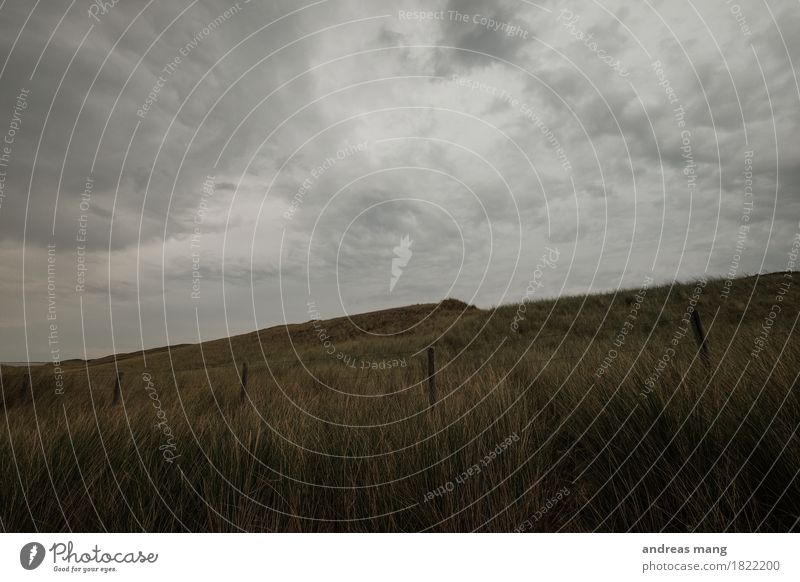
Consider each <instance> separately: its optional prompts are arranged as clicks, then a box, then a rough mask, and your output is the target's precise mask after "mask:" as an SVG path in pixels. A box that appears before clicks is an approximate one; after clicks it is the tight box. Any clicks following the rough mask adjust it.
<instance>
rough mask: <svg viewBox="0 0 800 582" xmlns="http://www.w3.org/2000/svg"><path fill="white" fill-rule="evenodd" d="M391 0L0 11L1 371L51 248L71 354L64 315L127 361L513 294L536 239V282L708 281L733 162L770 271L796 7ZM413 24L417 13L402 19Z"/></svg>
mask: <svg viewBox="0 0 800 582" xmlns="http://www.w3.org/2000/svg"><path fill="white" fill-rule="evenodd" d="M402 4H403V5H402V6H398V5H397V3H396V2H390V1H388V0H378V1H376V2H365V1H363V0H347V1H343V2H324V3H312V4H310V5H308V6H305V7H304V6H300V5H297V4H296V3H294V2H289V1H288V0H285V1H281V2H270V3H268V4H262V3H255V2H245V1H244V0H240V2H238V3H236V2H233V3H231V2H203V3H194V2H191V1H190V0H182V1H180V2H175V3H168V4H164V3H152V4H150V5H148V6H147V8H146V9H144V10H143V8H144V5H143V4H135V3H129V2H124V3H119V4H117V5H115V6H114V7H112V8H111V9H109V11H108V13H107V14H104V15H102V16H101V18H100V19H99V22H97V21H95V20H93V19H91V18H90V17H89V16H88V14H87V13H86V10H85V6H84V7H81V6H80V5H79V4H75V5H74V6H73V8H72V9H71V10H70V11H69V12H68V13H67V14H66V15H64V12H63V11H64V10H66V9H67V7H68V6H69V3H63V4H62V5H60V6H57V7H56V6H49V5H48V7H47V9H45V7H44V5H43V4H40V5H39V6H38V7H37V8H36V9H35V10H34V11H33V14H30V18H28V16H29V13H30V11H31V10H33V4H32V3H26V2H21V1H19V0H9V1H7V2H5V3H4V4H3V6H2V9H0V57H1V58H2V59H3V60H4V59H5V57H6V56H8V61H7V64H6V65H5V68H4V70H3V74H2V79H0V80H1V81H2V83H0V139H2V137H3V136H4V135H6V133H7V131H8V130H9V129H14V128H15V127H16V129H15V131H16V133H15V139H14V142H13V144H11V145H10V153H8V154H7V157H8V160H7V162H8V163H7V167H6V168H3V171H4V172H5V175H4V176H2V177H3V178H5V179H4V181H2V182H0V183H1V184H2V185H3V189H2V197H0V257H2V259H3V261H4V262H3V264H4V267H5V270H6V273H5V276H4V279H3V281H1V282H0V300H2V301H3V303H4V305H6V306H8V310H5V309H4V311H3V316H2V319H1V320H0V325H2V328H3V330H4V331H8V333H4V334H3V336H2V337H3V338H4V339H3V340H2V342H3V343H2V344H0V350H2V352H3V354H4V356H3V359H7V360H19V359H24V358H25V357H28V356H30V357H32V358H33V359H46V358H47V357H48V348H47V342H46V341H45V340H46V330H47V321H46V319H45V315H46V297H45V294H43V289H46V283H47V281H46V278H47V268H46V267H47V248H48V247H47V245H55V248H56V249H57V250H56V254H57V270H56V271H57V287H58V306H59V308H58V309H59V321H60V326H61V327H60V330H61V331H60V333H61V334H62V345H63V346H65V350H67V351H68V350H72V352H70V353H69V354H68V355H81V356H82V355H83V353H82V346H83V340H84V337H83V333H84V331H85V334H86V335H85V340H86V344H87V350H88V352H89V354H90V355H100V354H104V353H107V352H108V351H109V345H111V341H110V336H111V333H112V332H111V323H112V320H111V316H112V315H113V323H114V331H113V334H114V337H113V340H114V346H115V347H116V348H117V349H120V350H129V349H136V348H137V347H139V345H138V344H139V343H140V342H141V338H144V341H145V343H146V344H147V345H153V344H155V343H158V342H163V341H167V340H169V341H172V342H181V341H195V340H196V339H197V337H196V336H197V329H196V317H197V315H196V314H199V315H200V320H201V321H200V325H201V333H202V334H203V337H209V336H211V337H220V336H224V335H226V334H227V333H229V332H233V331H248V330H252V329H254V328H255V327H264V326H266V325H273V324H276V323H280V322H282V321H284V320H285V319H286V320H289V321H299V320H305V319H307V310H306V305H305V303H306V301H307V300H308V297H309V292H310V294H311V296H312V297H314V298H315V300H317V303H318V305H319V308H320V310H321V312H322V315H323V316H333V315H338V314H341V313H342V312H343V311H348V312H356V311H368V310H371V309H377V308H382V307H388V306H393V305H395V306H396V305H401V304H406V303H418V302H422V301H435V300H437V299H440V298H441V297H442V296H444V295H447V294H449V295H451V296H459V297H463V298H465V299H469V300H470V301H471V302H473V303H477V304H478V305H484V306H485V305H495V304H498V303H504V302H513V301H517V300H518V299H519V297H520V296H521V295H522V293H523V292H524V288H525V286H526V284H527V281H528V279H529V277H530V274H529V271H530V269H531V268H533V266H535V263H536V260H537V259H538V258H539V256H540V255H541V250H542V248H543V247H544V245H546V244H547V245H553V244H555V245H558V247H559V249H560V250H561V251H562V256H563V260H562V261H561V262H560V265H559V268H558V269H557V270H555V271H554V272H553V273H552V276H551V277H550V279H548V281H547V283H546V285H547V287H546V292H544V294H545V295H546V294H551V295H554V294H557V293H558V292H559V290H560V289H561V288H562V287H563V288H564V289H567V290H570V292H578V291H581V292H583V291H587V290H598V289H609V288H615V287H617V286H619V285H628V286H634V287H636V286H638V285H640V284H641V277H642V276H643V274H644V273H646V272H648V271H649V270H650V269H653V270H654V275H655V277H656V278H657V279H658V280H660V281H669V280H672V279H674V278H681V279H686V278H689V277H692V276H697V275H699V274H702V273H703V272H704V271H705V270H706V268H707V266H708V269H709V273H710V274H723V273H726V272H727V271H728V268H729V264H730V257H731V255H732V253H733V252H734V251H735V249H736V241H737V239H736V236H737V233H738V232H739V228H740V225H741V223H742V220H743V215H744V213H745V210H744V209H745V208H746V207H745V202H746V201H747V198H746V196H745V186H746V185H747V184H746V180H750V179H752V186H753V192H754V197H753V198H754V199H753V208H752V211H750V212H749V214H748V217H749V220H750V224H751V225H752V228H751V231H750V235H749V238H748V243H747V244H748V246H747V251H746V256H745V257H744V258H743V259H742V272H745V270H748V271H750V272H752V271H757V270H760V269H763V270H780V269H784V268H785V265H786V251H787V249H788V245H789V244H790V241H791V238H792V236H793V235H794V233H795V232H796V231H797V220H798V214H799V213H800V199H798V194H797V193H798V185H799V184H800V163H798V160H800V146H798V145H797V144H798V141H797V139H796V133H797V130H798V123H800V120H798V118H797V116H796V114H795V112H796V111H797V106H798V100H800V90H799V89H798V87H797V77H796V70H797V63H798V61H799V60H800V42H798V40H797V35H796V34H793V33H794V31H795V29H796V28H797V26H796V25H797V22H798V16H797V13H796V12H797V11H796V9H795V8H794V6H793V4H792V3H791V2H789V1H788V0H783V1H780V2H774V3H771V4H770V6H769V7H768V9H761V8H760V9H758V10H756V9H754V8H751V7H749V6H744V5H743V6H741V9H742V16H741V17H740V18H738V19H737V16H736V15H734V14H733V13H731V11H730V9H729V7H728V6H727V5H712V4H707V5H698V6H694V9H691V10H687V9H685V7H681V8H678V7H675V6H674V5H673V4H672V3H668V2H661V3H652V4H650V5H648V4H642V5H635V6H634V5H630V4H629V3H628V4H623V3H622V2H612V3H607V4H606V5H604V7H600V6H599V5H591V6H587V5H584V4H582V3H577V2H575V3H567V4H566V5H558V6H555V5H552V4H551V3H548V2H543V3H532V2H523V1H516V0H503V1H501V2H493V3H486V2H479V1H477V0H469V1H467V2H464V1H459V2H456V1H455V0H448V1H440V2H436V3H433V4H431V3H428V2H422V1H421V0H411V1H408V2H403V3H402ZM562 10H567V11H569V12H571V14H572V16H571V19H565V18H563V17H562V18H560V15H561V14H562V12H561V11H562ZM401 11H403V16H401ZM420 11H423V12H429V13H432V14H433V16H431V17H430V18H425V19H422V18H410V17H408V16H407V14H419V12H420ZM62 15H63V16H64V18H63V20H62V18H61V17H62ZM773 16H774V20H773ZM575 17H577V19H576V18H575ZM742 18H743V19H744V22H746V24H747V26H748V30H749V31H750V32H749V33H746V32H745V30H744V29H743V28H742V26H743V24H742V23H743V21H742ZM26 21H27V24H25V28H24V29H21V27H22V26H23V24H24V23H26ZM59 23H60V24H59ZM20 31H21V32H20ZM18 34H19V41H18V42H17V43H16V44H14V39H16V38H17V35H18ZM84 36H85V39H86V40H85V41H84V42H83V44H81V41H82V39H83V38H84ZM12 45H13V50H12ZM176 59H179V60H176ZM611 61H614V62H619V63H620V64H621V66H624V68H625V70H626V71H627V72H628V74H627V75H620V74H619V72H620V71H619V70H615V69H614V67H612V66H610V65H609V62H611ZM654 61H660V63H661V69H662V71H663V75H664V78H661V79H660V78H659V77H658V75H657V73H656V71H655V69H654V67H653V62H654ZM34 67H36V68H35V71H34ZM664 79H666V80H667V81H668V84H669V86H670V87H671V90H672V91H674V93H672V94H670V93H668V92H667V91H666V90H665V82H664ZM23 89H24V90H25V91H27V92H28V96H27V98H26V104H27V106H26V108H25V109H24V111H23V112H22V115H18V116H17V117H18V118H19V119H16V120H15V115H14V109H15V105H16V104H17V102H18V100H19V95H20V92H21V91H22V90H23ZM671 95H673V102H671V101H670V98H671ZM678 106H681V107H682V108H683V110H684V116H683V117H681V118H680V120H679V119H678V117H677V116H676V108H677V107H678ZM679 121H680V122H682V123H683V124H684V125H683V126H681V125H680V124H679ZM12 123H13V124H14V125H12ZM684 130H686V131H688V132H689V137H688V143H689V144H690V146H691V148H690V150H691V156H690V158H689V159H687V157H686V154H687V150H685V149H682V148H684V147H685V146H686V139H687V138H686V137H685V135H683V134H682V131H684ZM749 151H752V152H753V156H752V168H751V169H747V171H749V172H751V173H752V178H750V177H748V178H746V177H745V171H746V165H745V152H749ZM687 162H691V163H692V164H694V165H692V166H691V168H692V171H693V172H694V174H693V176H694V177H693V178H692V177H691V176H690V175H687V172H688V171H689V170H687ZM748 168H749V166H748ZM209 180H210V181H211V182H212V183H213V189H212V190H213V192H212V194H210V195H209V194H208V193H206V192H205V191H204V183H205V182H207V181H209ZM87 182H90V184H91V187H90V188H88V190H89V191H88V192H87ZM201 209H202V214H203V216H202V220H200V221H198V213H199V212H200V210H201ZM405 235H409V236H410V237H411V238H412V239H414V241H415V242H414V247H413V248H414V251H413V252H414V255H413V257H412V258H411V260H410V261H409V263H408V265H407V266H406V268H405V270H404V272H403V277H402V279H401V280H400V281H399V282H398V283H397V285H396V287H395V289H394V290H393V292H392V293H391V294H390V293H389V290H388V273H389V269H390V267H391V259H392V249H393V248H394V247H395V246H396V245H397V244H398V242H397V241H398V240H399V238H400V237H402V236H405ZM81 237H82V238H81ZM659 238H661V246H660V247H659ZM84 239H85V240H84ZM684 241H685V242H686V244H685V245H684ZM23 255H24V261H23ZM628 255H630V261H629V262H627V263H626V261H627V257H628ZM654 261H655V265H653V263H654ZM79 264H84V265H86V266H87V271H86V277H87V281H86V285H85V289H84V291H83V292H82V293H77V292H76V291H75V287H76V284H77V282H78V277H79V271H78V265H79ZM570 265H571V266H570ZM23 267H24V275H23ZM198 272H199V273H201V274H202V277H201V283H200V287H201V289H202V293H201V294H200V298H198V299H192V296H191V292H192V286H193V284H194V283H195V282H196V281H195V279H196V275H197V273H198ZM309 289H310V291H309ZM23 297H24V298H25V305H24V310H23V301H22V300H23ZM81 301H82V302H83V308H84V318H85V322H84V323H85V325H84V326H81V311H80V308H81ZM195 310H197V311H195ZM87 315H91V318H88V317H86V316H87ZM140 322H141V326H142V328H141V329H140V328H139V324H140ZM19 330H25V331H26V332H27V334H28V338H29V341H28V343H27V345H21V344H20V342H19V339H18V333H19ZM76 346H79V347H80V348H79V349H78V348H77V347H76Z"/></svg>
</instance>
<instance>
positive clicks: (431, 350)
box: [428, 346, 436, 406]
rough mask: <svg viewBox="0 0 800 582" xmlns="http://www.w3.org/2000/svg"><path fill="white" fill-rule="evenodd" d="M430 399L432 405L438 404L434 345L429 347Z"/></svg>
mask: <svg viewBox="0 0 800 582" xmlns="http://www.w3.org/2000/svg"><path fill="white" fill-rule="evenodd" d="M428 399H429V400H430V403H431V406H433V405H434V404H436V351H435V348H434V347H433V346H430V347H429V348H428Z"/></svg>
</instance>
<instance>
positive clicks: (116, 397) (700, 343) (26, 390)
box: [23, 309, 711, 406]
mask: <svg viewBox="0 0 800 582" xmlns="http://www.w3.org/2000/svg"><path fill="white" fill-rule="evenodd" d="M657 321H658V322H661V323H676V322H675V321H673V320H665V319H663V318H660V319H659V320H657ZM691 325H692V330H693V332H694V338H695V342H696V344H697V349H698V353H699V354H700V358H701V361H702V362H703V364H704V365H705V366H706V367H710V366H711V357H710V354H709V347H708V340H707V337H706V334H705V329H704V327H703V323H702V320H701V318H700V313H699V311H698V310H697V309H695V310H694V311H693V312H692V314H691ZM564 335H565V334H564V333H563V332H562V333H552V334H544V335H541V334H537V336H536V337H537V338H548V337H564ZM422 354H425V355H426V361H427V366H426V373H425V376H424V377H423V378H422V381H421V382H420V384H427V391H428V402H429V404H430V406H433V405H434V404H436V402H437V401H438V392H437V386H436V378H437V374H439V373H440V372H437V368H436V347H435V346H433V345H430V346H427V347H425V348H423V349H422V350H418V351H416V352H405V353H373V354H353V355H350V356H349V357H351V358H361V359H362V362H363V361H365V360H364V359H363V358H365V357H369V358H375V357H383V358H386V357H392V358H397V357H402V358H406V357H409V356H411V357H416V356H419V355H422ZM576 357H579V355H575V354H568V355H562V356H557V357H551V358H549V359H548V360H541V361H550V360H554V359H556V360H558V359H575V358H576ZM336 361H337V360H336V359H332V358H309V359H304V360H299V359H277V360H268V361H267V364H268V365H279V364H290V365H292V366H297V365H298V364H301V365H303V366H304V367H305V366H306V364H312V363H319V362H325V363H328V364H330V363H332V362H336ZM229 366H230V364H220V365H218V366H206V367H205V368H206V369H211V368H215V367H229ZM250 372H251V368H250V365H249V363H248V362H247V361H243V362H242V363H241V367H240V368H239V370H237V376H238V380H239V382H238V384H239V401H240V403H242V402H244V401H245V399H246V397H247V385H248V380H249V378H250ZM358 376H359V377H362V378H363V377H364V375H363V374H358ZM123 379H124V372H122V371H119V370H118V371H117V372H116V374H115V376H114V377H113V385H112V395H111V405H112V406H118V405H119V404H120V401H121V398H122V383H123ZM32 397H33V389H32V381H31V378H30V372H29V371H26V372H25V374H24V380H23V400H24V401H27V400H28V399H29V398H32Z"/></svg>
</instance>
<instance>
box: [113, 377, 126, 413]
mask: <svg viewBox="0 0 800 582" xmlns="http://www.w3.org/2000/svg"><path fill="white" fill-rule="evenodd" d="M124 376H125V374H124V372H117V379H116V380H115V381H114V395H113V396H112V397H111V404H112V405H113V406H116V405H117V404H118V403H119V398H120V396H121V395H122V378H123V377H124Z"/></svg>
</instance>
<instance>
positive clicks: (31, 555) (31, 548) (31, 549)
mask: <svg viewBox="0 0 800 582" xmlns="http://www.w3.org/2000/svg"><path fill="white" fill-rule="evenodd" d="M44 554H45V551H44V546H43V545H42V544H40V543H38V542H30V543H27V544H25V545H24V546H22V549H21V550H20V551H19V563H20V564H21V565H22V567H23V568H25V569H26V570H35V569H36V568H38V567H39V566H41V565H42V562H43V561H44Z"/></svg>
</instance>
